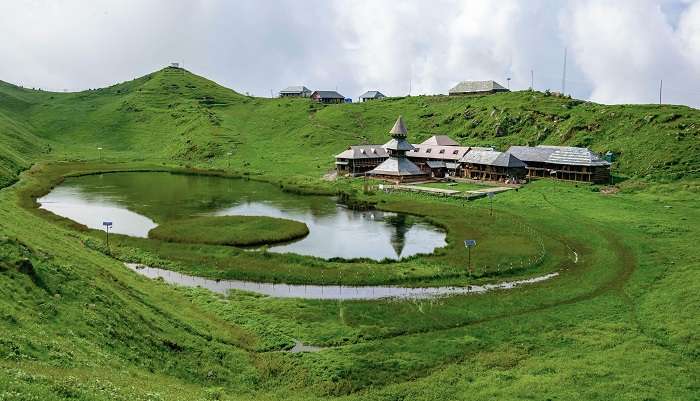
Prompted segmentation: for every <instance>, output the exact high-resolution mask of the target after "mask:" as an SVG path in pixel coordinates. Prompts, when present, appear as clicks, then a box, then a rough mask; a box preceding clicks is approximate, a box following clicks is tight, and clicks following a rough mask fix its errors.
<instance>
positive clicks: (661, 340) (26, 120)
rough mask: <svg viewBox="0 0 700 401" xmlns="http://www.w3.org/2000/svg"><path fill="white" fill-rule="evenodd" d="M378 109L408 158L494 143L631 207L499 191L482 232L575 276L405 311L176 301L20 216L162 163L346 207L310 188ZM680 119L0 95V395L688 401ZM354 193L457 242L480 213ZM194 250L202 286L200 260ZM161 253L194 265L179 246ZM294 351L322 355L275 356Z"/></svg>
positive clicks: (524, 100) (161, 95)
mask: <svg viewBox="0 0 700 401" xmlns="http://www.w3.org/2000/svg"><path fill="white" fill-rule="evenodd" d="M398 114H402V115H404V117H405V119H406V121H407V125H408V128H409V135H410V138H411V139H412V140H413V141H415V142H418V141H421V140H422V139H425V138H427V137H428V136H429V135H432V134H448V135H450V136H452V137H453V138H455V139H457V140H459V141H460V142H462V143H463V144H470V145H491V146H496V147H498V148H501V149H504V148H505V147H507V146H508V145H510V144H525V143H529V144H538V143H548V144H569V145H586V146H590V147H592V148H593V149H594V150H596V151H599V152H605V151H608V150H612V151H614V152H616V153H618V154H619V159H618V161H617V162H616V165H615V168H616V170H617V172H618V173H621V174H624V175H628V176H630V177H632V179H630V180H628V181H627V183H631V185H629V184H628V185H629V186H628V188H630V189H632V188H633V189H635V190H634V191H632V190H629V191H622V192H620V193H617V194H613V195H609V194H602V193H599V192H597V191H595V190H596V189H597V188H589V187H587V186H577V185H574V184H569V183H560V182H550V181H538V182H535V183H531V184H529V185H528V186H526V187H524V188H523V189H521V190H520V191H518V192H515V191H510V192H509V193H505V194H503V195H498V196H497V198H496V200H495V202H494V203H495V205H494V214H495V216H497V218H500V217H499V216H502V217H503V218H506V219H508V220H504V221H506V222H508V223H510V222H513V221H515V220H511V219H517V221H521V222H525V223H527V224H530V225H532V226H534V227H536V228H537V230H538V231H539V232H541V233H545V234H546V235H547V236H548V238H549V239H548V242H552V243H555V242H556V243H558V244H560V245H561V248H562V249H563V250H562V253H563V254H566V255H569V254H570V253H571V252H570V251H571V249H569V248H568V247H572V248H575V249H576V251H577V253H576V259H575V260H576V263H573V262H572V261H571V260H570V259H566V260H564V261H563V262H562V263H563V266H566V269H565V270H562V271H561V273H562V274H561V276H560V277H558V278H557V279H555V280H550V281H546V282H543V283H541V284H538V285H533V286H523V287H521V288H516V289H513V290H512V291H503V292H493V293H487V294H484V295H474V296H457V297H451V298H446V299H436V300H424V301H415V302H396V301H375V302H365V301H349V302H345V301H344V302H322V301H314V300H298V299H281V298H268V297H263V296H258V295H253V294H248V293H238V292H237V293H234V294H232V295H230V296H228V297H222V296H217V295H215V294H212V293H210V292H208V291H205V290H202V289H195V288H190V289H186V288H177V287H173V286H169V285H166V284H164V283H162V282H160V281H157V280H149V279H146V278H144V277H141V276H139V275H137V274H135V273H133V272H131V271H129V270H127V269H125V268H124V267H123V265H122V263H121V262H120V261H118V260H115V259H114V258H112V257H110V256H108V255H106V254H105V250H104V249H103V245H102V244H103V243H102V237H101V236H100V234H101V233H100V232H96V233H95V232H89V231H85V230H84V229H80V228H76V227H75V226H74V225H71V224H70V223H68V222H66V221H63V220H61V219H58V218H56V217H55V216H53V217H52V216H50V215H48V214H47V213H42V212H41V211H37V210H36V209H34V208H33V196H36V195H37V194H40V193H43V192H45V190H46V189H47V188H49V187H50V186H51V185H53V184H55V183H56V182H57V181H58V180H60V178H61V177H62V176H64V175H70V174H74V173H87V172H100V171H109V170H119V169H125V170H133V169H137V170H140V169H143V170H148V169H154V168H159V167H162V168H165V167H172V166H177V165H191V166H193V167H196V168H200V169H202V168H221V169H225V170H229V171H230V172H236V171H238V172H240V171H245V172H248V173H251V174H259V175H260V177H261V178H263V179H265V180H270V181H276V182H279V183H280V184H283V185H287V184H288V183H289V182H290V181H292V180H295V179H296V178H297V177H304V179H305V180H306V182H309V183H313V185H315V186H317V187H319V188H321V189H324V190H335V189H337V188H338V186H342V187H344V189H346V190H348V192H353V190H356V189H358V188H359V187H360V186H361V183H358V182H353V181H350V180H344V181H343V182H341V183H340V184H332V183H327V182H324V181H321V180H319V177H320V175H321V174H322V173H324V172H326V171H327V170H329V169H330V168H331V167H332V163H333V159H332V156H333V155H334V154H336V153H338V152H340V151H341V150H342V149H344V148H345V147H346V146H347V145H349V144H354V143H362V142H374V143H383V142H384V141H385V140H386V139H387V134H386V132H387V131H388V129H389V128H390V127H391V125H392V124H393V122H394V120H395V118H396V116H397V115H398ZM699 122H700V111H698V110H694V109H690V108H687V107H681V106H651V105H649V106H638V105H637V106H604V105H598V104H592V103H586V102H580V101H577V100H571V99H565V98H559V97H554V96H547V95H546V94H543V93H538V92H515V93H507V94H498V95H495V96H487V97H478V98H449V97H445V96H431V97H410V98H394V99H386V100H382V101H379V102H375V103H368V104H351V105H332V106H322V105H318V104H314V103H311V102H309V101H307V100H303V99H261V98H252V97H247V96H243V95H240V94H238V93H235V92H234V91H231V90H229V89H226V88H223V87H221V86H219V85H217V84H216V83H214V82H211V81H209V80H206V79H204V78H201V77H198V76H196V75H193V74H191V73H189V72H186V71H183V70H179V69H170V68H166V69H164V70H161V71H158V72H155V73H153V74H150V75H148V76H145V77H142V78H139V79H136V80H134V81H130V82H125V83H121V84H118V85H114V86H112V87H109V88H104V89H98V90H91V91H85V92H79V93H48V92H40V91H33V90H27V89H23V88H19V87H16V86H13V85H10V84H5V83H0V187H2V188H3V189H0V333H2V335H1V336H0V401H5V400H13V401H15V400H19V401H24V400H27V401H28V400H37V399H41V400H144V401H145V400H148V401H155V400H249V399H259V400H279V399H284V400H316V399H329V398H336V399H343V400H426V401H427V400H435V399H450V400H452V399H465V400H483V399H499V400H522V399H551V400H569V399H577V400H578V399H580V400H601V399H606V400H607V399H620V400H642V399H646V400H677V399H694V398H697V394H699V393H700V387H698V383H700V377H699V376H698V372H700V362H699V360H698V356H700V349H699V348H698V344H700V340H699V338H698V334H697V332H698V330H697V328H698V326H699V324H700V323H699V321H698V317H697V313H696V311H697V310H698V307H700V296H699V295H698V294H700V280H699V279H698V273H697V272H698V267H700V265H699V261H700V253H699V251H698V249H697V247H696V246H695V245H696V244H695V242H696V238H698V236H700V224H698V223H700V204H699V202H698V191H700V186H699V185H698V180H697V178H698V177H697V174H698V171H697V169H698V166H700V156H698V150H699V148H698V146H700V140H699V139H700V138H698V133H699V130H700V123H699ZM97 147H102V148H103V151H102V153H101V155H102V157H103V159H105V160H104V161H98V160H97V159H98V158H99V156H100V154H99V152H98V151H97ZM228 152H232V153H233V156H232V157H231V158H230V160H229V157H228V156H227V153H228ZM229 161H230V163H231V167H230V169H229V168H228V163H229ZM32 165H34V166H33V167H32V168H31V169H30V170H26V169H28V168H29V167H30V166H32ZM164 165H165V166H164ZM24 170H26V171H24ZM21 171H24V173H21V174H20V172H21ZM190 172H194V171H193V170H190ZM289 176H294V177H289ZM17 179H19V182H17V183H16V184H15V185H13V186H8V184H11V183H13V182H15V180H17ZM647 183H649V184H650V185H642V184H647ZM638 184H639V185H638ZM336 185H337V186H336ZM640 188H641V189H640ZM592 189H593V190H592ZM358 192H360V191H359V190H358V191H355V193H358ZM363 196H364V197H365V198H366V199H365V198H363V200H369V201H373V202H376V203H377V205H379V206H380V207H382V208H384V209H387V210H394V211H403V212H407V213H412V214H429V215H430V214H432V215H433V217H434V218H435V217H436V216H438V217H439V216H440V215H442V219H443V220H446V221H447V220H449V221H453V222H456V223H459V224H457V225H458V226H462V228H463V229H464V230H468V229H469V226H470V225H474V224H475V223H474V221H475V220H474V217H478V216H483V217H484V218H485V217H486V216H488V212H487V210H488V209H487V207H488V206H487V205H488V203H486V201H483V200H477V201H474V202H469V203H466V204H465V203H463V202H461V201H454V200H450V199H442V198H430V197H416V196H413V195H410V194H390V195H388V194H383V193H374V194H364V195H363ZM477 221H479V220H477ZM477 224H478V223H477ZM479 225H480V226H479V227H478V228H479V229H483V230H487V229H488V228H489V224H479ZM447 226H449V225H447ZM449 227H451V226H449ZM452 235H454V234H452ZM123 241H127V240H123ZM143 241H144V242H145V241H148V240H143ZM119 242H120V241H117V240H115V243H117V244H118V243H119ZM129 242H133V243H138V241H136V240H129ZM453 242H454V241H453ZM114 246H118V245H114ZM158 247H159V246H158V245H157V244H156V245H153V248H154V253H155V252H156V251H157V249H156V248H158ZM196 248H197V249H198V252H202V254H201V255H199V258H198V259H196V260H195V262H197V263H195V264H197V265H200V266H199V267H200V268H202V269H203V270H205V269H206V268H210V267H211V263H213V262H212V261H215V260H217V258H218V257H219V256H221V255H218V254H215V250H214V248H205V247H196ZM160 249H165V250H166V251H170V252H173V253H175V252H180V253H182V254H184V255H185V256H186V257H192V255H195V256H197V255H196V254H195V253H191V252H189V251H188V250H187V248H186V247H185V246H184V245H182V244H169V245H168V246H167V247H161V248H160ZM208 249H212V252H211V253H209V254H208V253H207V250H208ZM550 250H551V249H550ZM241 253H247V252H241ZM166 256H167V255H166ZM240 258H242V259H236V260H244V261H250V263H251V264H252V263H254V262H259V260H258V259H255V258H256V256H255V255H244V256H240ZM246 258H248V259H246ZM259 258H266V256H260V257H259ZM270 260H271V261H266V262H265V264H260V266H269V268H270V270H273V269H279V270H280V271H288V272H289V274H292V273H293V272H291V269H292V268H295V269H297V268H299V269H307V268H308V269H310V270H311V271H318V269H321V270H323V269H325V270H327V273H326V276H327V277H328V276H330V275H331V273H333V274H338V272H340V273H348V272H353V273H356V274H359V273H361V272H360V271H366V270H372V269H377V270H379V269H385V270H386V271H392V272H397V273H403V272H406V273H408V274H413V271H414V270H416V271H417V272H416V274H419V273H420V271H421V270H422V269H427V268H430V267H432V266H431V264H436V262H435V260H436V259H435V258H433V259H426V260H424V261H423V262H421V263H423V264H420V263H419V262H418V261H420V259H416V260H413V259H412V260H408V261H405V262H401V263H393V264H385V265H378V264H375V265H370V266H369V269H367V268H365V266H364V265H362V264H360V263H346V264H342V263H330V262H324V261H320V260H314V261H313V263H311V262H310V261H309V259H305V258H304V257H301V256H299V257H294V258H290V260H294V261H295V263H296V264H292V263H289V262H285V261H284V259H283V258H282V257H280V258H273V257H270ZM278 261H279V263H278ZM199 262H201V263H199ZM363 263H369V262H363ZM272 264H274V266H271V265H272ZM313 269H317V270H313ZM273 273H274V271H273ZM345 276H346V277H347V276H348V275H347V274H345ZM280 277H283V276H280ZM295 340H301V341H303V342H304V343H307V344H309V343H310V344H314V345H320V346H325V347H328V348H327V349H324V350H323V351H321V352H317V353H305V354H292V353H287V352H283V351H284V350H286V349H289V348H291V346H292V345H293V344H294V341H295Z"/></svg>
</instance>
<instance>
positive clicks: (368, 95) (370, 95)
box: [360, 91, 386, 102]
mask: <svg viewBox="0 0 700 401" xmlns="http://www.w3.org/2000/svg"><path fill="white" fill-rule="evenodd" d="M385 97H386V96H384V94H383V93H382V92H379V91H367V92H365V93H363V94H361V95H360V102H366V101H368V100H377V99H384V98H385Z"/></svg>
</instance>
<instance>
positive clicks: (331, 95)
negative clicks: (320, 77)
mask: <svg viewBox="0 0 700 401" xmlns="http://www.w3.org/2000/svg"><path fill="white" fill-rule="evenodd" d="M314 94H318V96H319V97H320V98H321V99H343V100H345V96H343V95H341V94H340V93H338V92H336V91H316V92H314ZM312 95H313V94H312Z"/></svg>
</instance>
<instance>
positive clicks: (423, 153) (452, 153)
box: [406, 144, 469, 161]
mask: <svg viewBox="0 0 700 401" xmlns="http://www.w3.org/2000/svg"><path fill="white" fill-rule="evenodd" d="M467 152H469V147H468V146H425V145H423V144H420V145H414V149H413V151H412V152H408V153H407V154H406V156H408V157H411V158H423V159H439V160H455V161H456V160H459V159H460V158H462V156H464V155H465V154H466V153H467Z"/></svg>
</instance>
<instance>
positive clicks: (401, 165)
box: [369, 157, 425, 177]
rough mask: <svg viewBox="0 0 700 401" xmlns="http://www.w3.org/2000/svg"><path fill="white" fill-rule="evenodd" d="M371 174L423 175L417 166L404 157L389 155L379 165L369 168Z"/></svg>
mask: <svg viewBox="0 0 700 401" xmlns="http://www.w3.org/2000/svg"><path fill="white" fill-rule="evenodd" d="M369 174H372V175H393V176H397V177H398V176H411V175H425V173H423V172H422V171H421V170H420V169H419V168H418V166H416V165H415V164H414V163H413V162H412V161H410V160H408V159H406V158H405V157H400V158H398V157H390V158H388V159H386V160H384V162H383V163H382V164H380V165H379V166H377V167H375V168H374V170H371V171H370V172H369Z"/></svg>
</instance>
